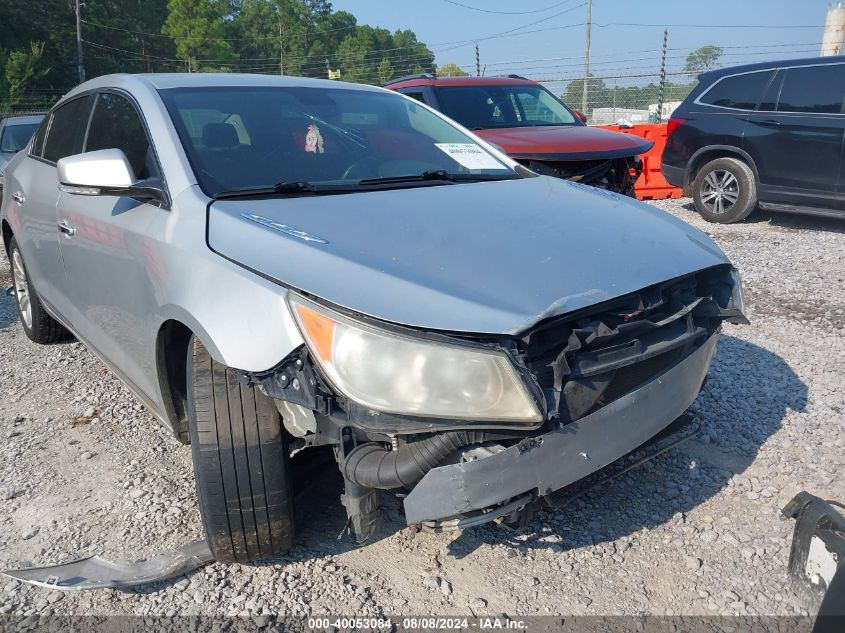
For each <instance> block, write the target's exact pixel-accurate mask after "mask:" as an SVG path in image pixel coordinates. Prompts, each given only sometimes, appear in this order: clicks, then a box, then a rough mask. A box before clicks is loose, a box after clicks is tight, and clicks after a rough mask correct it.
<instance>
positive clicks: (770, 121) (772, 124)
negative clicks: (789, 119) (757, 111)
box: [757, 119, 780, 127]
mask: <svg viewBox="0 0 845 633" xmlns="http://www.w3.org/2000/svg"><path fill="white" fill-rule="evenodd" d="M757 124H758V125H762V126H764V127H778V126H779V125H780V121H778V120H776V119H763V120H762V121H757Z"/></svg>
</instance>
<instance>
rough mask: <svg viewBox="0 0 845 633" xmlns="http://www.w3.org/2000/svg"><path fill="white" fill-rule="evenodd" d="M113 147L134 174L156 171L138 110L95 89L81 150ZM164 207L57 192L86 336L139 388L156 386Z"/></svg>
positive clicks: (115, 94)
mask: <svg viewBox="0 0 845 633" xmlns="http://www.w3.org/2000/svg"><path fill="white" fill-rule="evenodd" d="M115 148H116V149H120V150H122V151H123V152H124V154H126V157H127V158H128V160H129V163H130V165H131V166H132V169H133V171H134V175H135V177H136V179H138V180H144V179H146V178H154V177H161V170H160V166H159V163H158V160H157V158H156V155H155V151H154V149H153V146H152V143H151V142H150V137H149V134H148V132H147V129H146V126H145V125H144V122H143V119H142V117H141V114H140V112H139V110H138V109H137V108H136V106H135V104H134V102H132V101H131V100H130V98H129V97H128V96H127V95H125V94H122V93H119V92H110V91H109V92H100V93H99V94H98V95H97V97H96V102H95V104H94V111H93V113H92V115H91V122H90V124H89V127H88V134H87V137H86V139H85V151H86V152H92V151H96V150H101V149H115ZM168 213H169V212H168V211H167V210H165V209H162V208H160V207H159V206H156V205H154V204H148V203H145V202H140V201H138V200H134V199H132V198H128V197H119V196H107V195H103V196H84V195H76V194H72V193H68V192H62V193H61V194H60V196H59V201H58V214H59V218H60V221H61V222H63V223H65V224H66V225H67V226H68V227H69V229H70V234H68V235H66V236H65V238H64V239H62V240H61V247H62V257H63V258H64V262H65V269H66V270H67V277H68V285H69V287H70V288H71V289H72V292H73V297H74V302H75V305H76V307H77V308H78V310H79V311H80V312H81V313H82V314H83V326H82V327H81V330H80V336H82V337H83V338H84V339H85V340H86V343H88V344H89V345H91V346H92V347H93V348H94V349H95V350H97V352H98V353H99V354H100V355H101V356H103V357H104V358H105V359H106V360H107V361H109V363H110V364H111V365H112V367H113V368H114V369H116V370H117V371H118V372H120V373H121V374H122V377H123V378H124V379H126V380H128V381H129V382H131V383H132V384H133V385H134V386H135V387H137V388H138V389H139V390H140V391H142V392H143V393H144V394H145V395H147V396H148V397H150V398H152V397H153V395H154V394H155V393H156V380H157V378H156V373H155V368H154V366H153V358H154V354H152V353H151V350H152V349H154V341H155V331H154V329H153V327H154V326H153V325H152V324H151V313H152V311H153V310H152V308H151V306H154V305H157V303H156V301H155V288H156V286H157V284H156V274H159V273H160V272H161V271H160V269H159V268H158V267H157V265H156V247H155V242H154V241H153V240H152V239H151V238H150V236H149V235H150V233H152V232H155V231H154V230H153V229H151V227H153V226H156V227H160V226H161V224H162V223H163V216H166V215H167V214H168Z"/></svg>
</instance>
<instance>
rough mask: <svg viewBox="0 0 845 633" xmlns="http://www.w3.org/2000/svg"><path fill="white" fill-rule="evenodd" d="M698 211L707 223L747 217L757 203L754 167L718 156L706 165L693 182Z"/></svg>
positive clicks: (727, 222) (736, 220)
mask: <svg viewBox="0 0 845 633" xmlns="http://www.w3.org/2000/svg"><path fill="white" fill-rule="evenodd" d="M692 193H693V201H694V202H695V208H696V210H697V211H698V212H699V213H700V214H701V217H703V218H704V219H705V220H707V221H708V222H719V223H721V224H729V223H731V222H739V221H740V220H744V219H745V218H747V217H748V216H749V215H751V212H752V211H754V208H755V207H756V206H757V185H756V183H755V181H754V172H752V171H751V168H750V167H749V166H748V165H746V164H745V163H743V162H742V161H741V160H738V159H736V158H717V159H716V160H712V161H710V162H709V163H707V164H706V165H704V166H703V167H702V168H701V169H700V170H699V171H698V174H696V176H695V180H694V181H693V183H692Z"/></svg>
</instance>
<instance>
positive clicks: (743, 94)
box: [699, 70, 774, 110]
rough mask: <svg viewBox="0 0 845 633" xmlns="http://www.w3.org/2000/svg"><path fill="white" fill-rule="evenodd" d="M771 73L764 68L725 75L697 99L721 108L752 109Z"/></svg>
mask: <svg viewBox="0 0 845 633" xmlns="http://www.w3.org/2000/svg"><path fill="white" fill-rule="evenodd" d="M773 73H774V71H772V70H765V71H761V72H754V73H744V74H742V75H734V76H732V77H725V78H723V79H721V80H719V81H717V82H716V83H715V84H713V86H711V87H710V89H709V90H707V92H705V93H704V94H703V95H702V96H701V97H700V98H699V101H700V102H701V103H706V104H707V105H713V106H719V107H722V108H735V109H737V110H754V108H756V107H757V102H758V101H759V100H760V95H761V94H762V93H763V90H764V89H765V88H766V85H768V83H769V79H771V77H772V74H773Z"/></svg>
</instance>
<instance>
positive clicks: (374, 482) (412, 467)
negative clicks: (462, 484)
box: [341, 431, 513, 489]
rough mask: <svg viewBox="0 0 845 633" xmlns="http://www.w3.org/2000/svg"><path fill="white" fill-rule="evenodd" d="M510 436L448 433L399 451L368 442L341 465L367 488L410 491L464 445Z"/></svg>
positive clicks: (410, 444)
mask: <svg viewBox="0 0 845 633" xmlns="http://www.w3.org/2000/svg"><path fill="white" fill-rule="evenodd" d="M507 437H513V435H503V434H493V433H487V432H484V431H447V432H445V433H439V434H437V435H432V436H431V437H427V438H425V439H424V440H419V441H417V442H409V443H408V444H403V445H402V446H400V447H399V448H398V449H396V450H391V449H390V447H386V446H384V445H383V444H378V443H376V442H368V443H367V444H361V445H360V446H356V447H355V448H354V449H352V450H351V451H350V453H349V455H347V456H346V459H345V460H344V461H343V462H342V464H341V471H342V472H343V476H344V477H345V478H346V479H348V480H349V481H351V482H354V483H356V484H358V485H359V486H364V487H366V488H384V489H389V488H403V487H404V488H407V487H410V486H413V485H414V484H416V483H417V482H418V481H419V480H420V479H422V478H423V477H424V476H425V474H426V473H427V472H428V471H429V470H431V469H432V468H435V467H436V466H438V465H439V464H440V462H442V461H443V460H444V459H446V458H447V457H448V456H449V455H451V454H452V453H454V452H455V451H456V450H458V449H459V448H461V447H462V446H468V445H470V444H480V443H482V442H489V441H491V440H496V439H504V438H507Z"/></svg>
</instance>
